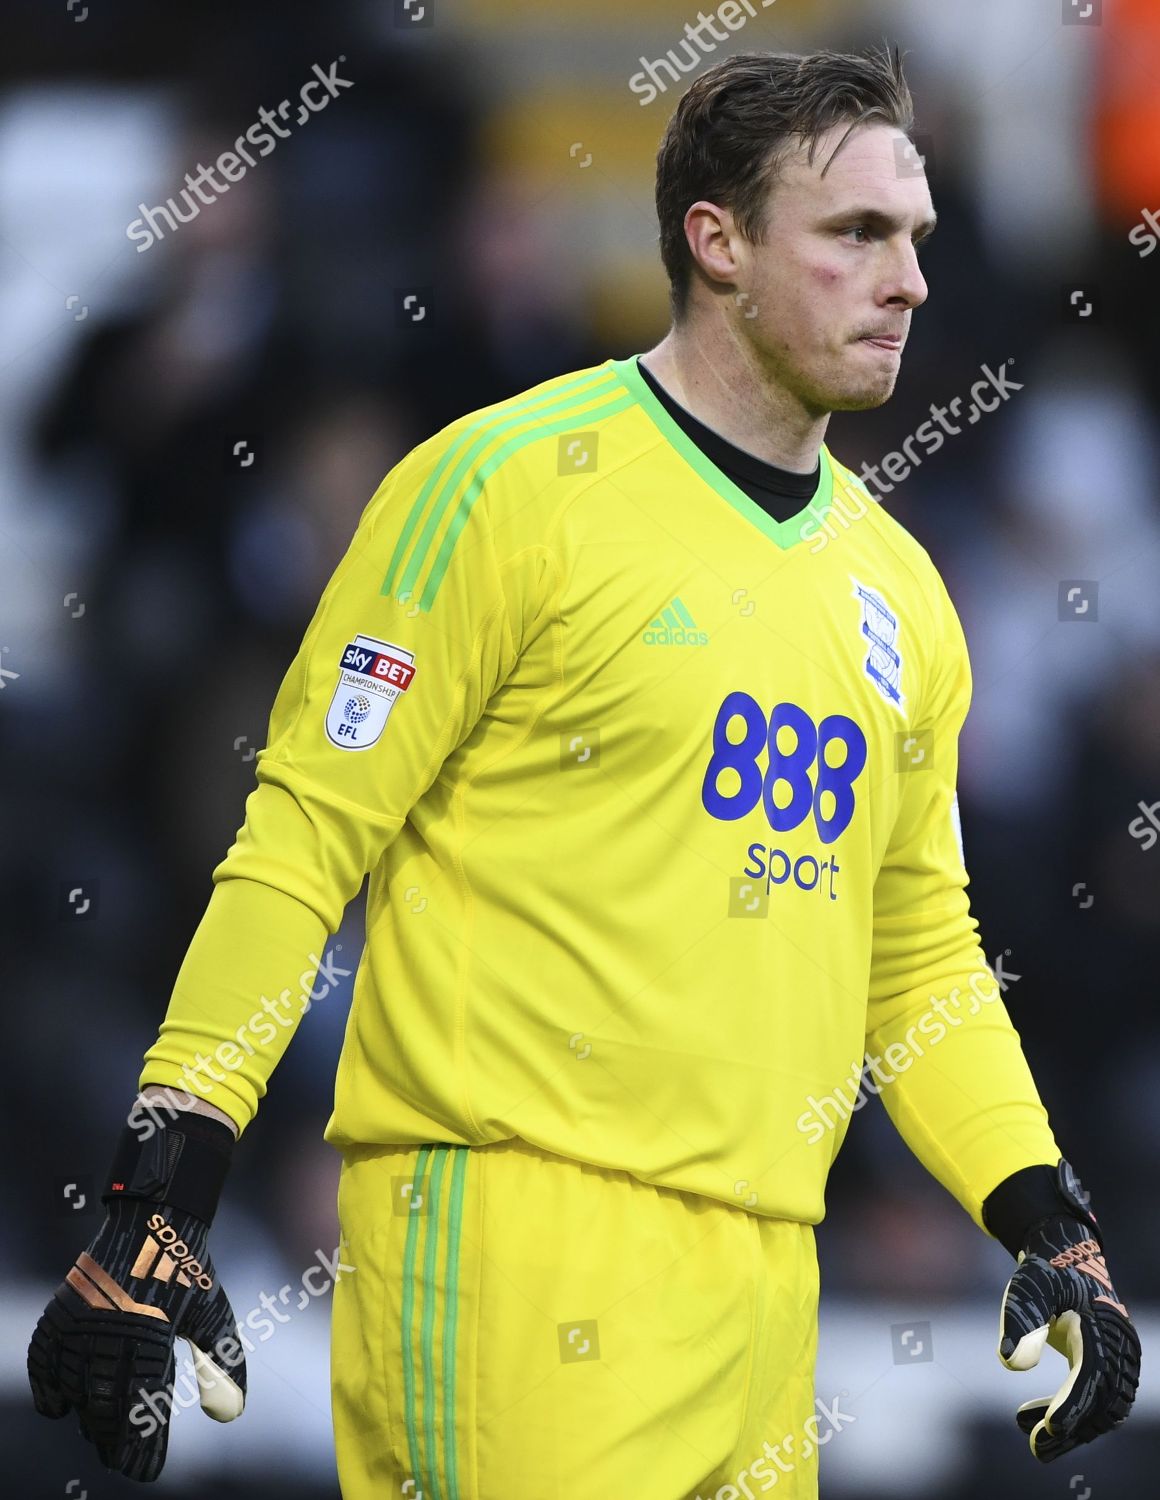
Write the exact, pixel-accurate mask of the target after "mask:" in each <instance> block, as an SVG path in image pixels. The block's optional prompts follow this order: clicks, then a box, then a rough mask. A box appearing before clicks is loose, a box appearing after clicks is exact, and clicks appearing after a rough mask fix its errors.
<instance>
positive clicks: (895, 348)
mask: <svg viewBox="0 0 1160 1500" xmlns="http://www.w3.org/2000/svg"><path fill="white" fill-rule="evenodd" d="M858 342H859V343H860V344H870V345H872V346H873V347H874V348H875V349H886V350H888V351H889V352H890V353H891V354H899V353H901V351H902V335H901V334H900V333H879V334H875V335H873V336H866V337H863V338H861V339H859V340H858Z"/></svg>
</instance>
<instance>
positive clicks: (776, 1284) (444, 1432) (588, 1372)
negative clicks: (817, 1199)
mask: <svg viewBox="0 0 1160 1500" xmlns="http://www.w3.org/2000/svg"><path fill="white" fill-rule="evenodd" d="M338 1207H339V1220H340V1223H341V1228H342V1235H343V1239H342V1247H343V1249H342V1259H343V1262H344V1263H345V1264H347V1265H351V1266H354V1267H355V1270H354V1272H353V1273H346V1274H343V1275H342V1276H341V1278H340V1279H339V1281H338V1282H337V1284H336V1286H335V1291H334V1309H333V1337H332V1354H331V1363H332V1392H333V1409H334V1431H335V1444H336V1450H337V1458H338V1472H339V1479H340V1482H341V1486H342V1494H343V1497H344V1500H372V1497H373V1500H387V1497H399V1500H402V1497H404V1496H410V1497H412V1500H420V1497H421V1500H695V1497H700V1500H718V1490H720V1491H721V1496H722V1497H726V1496H727V1497H730V1500H732V1497H734V1496H738V1495H745V1496H749V1495H760V1494H764V1493H767V1492H773V1493H774V1494H775V1496H776V1497H777V1500H786V1497H792V1500H815V1497H816V1495H817V1452H816V1446H815V1444H813V1443H812V1442H811V1441H810V1436H809V1434H810V1421H811V1418H812V1417H813V1413H814V1360H815V1353H816V1347H817V1299H818V1267H817V1258H816V1255H815V1252H814V1236H813V1231H812V1229H811V1228H810V1226H809V1225H805V1224H797V1223H791V1222H789V1221H787V1220H781V1219H765V1218H760V1217H757V1216H755V1215H753V1214H750V1213H747V1212H746V1211H745V1210H744V1209H743V1208H739V1207H738V1208H733V1207H730V1206H728V1205H726V1204H724V1203H718V1202H715V1201H713V1200H710V1199H706V1198H701V1197H696V1196H693V1195H691V1194H688V1193H681V1192H677V1191H674V1190H673V1189H670V1188H656V1187H652V1186H650V1185H649V1184H647V1183H644V1182H640V1181H639V1180H638V1179H636V1178H635V1177H631V1176H629V1175H628V1174H627V1173H625V1172H617V1171H610V1170H608V1169H605V1168H602V1167H593V1166H589V1165H586V1164H584V1163H581V1162H575V1161H570V1160H566V1159H565V1158H563V1157H559V1156H554V1155H551V1154H549V1153H547V1152H544V1151H540V1150H539V1149H537V1148H535V1147H533V1146H529V1145H527V1144H526V1143H525V1142H523V1141H500V1142H495V1143H493V1144H491V1145H487V1146H423V1147H415V1146H408V1147H389V1148H384V1147H364V1148H357V1149H355V1150H352V1151H350V1152H348V1153H347V1154H346V1156H345V1158H344V1163H343V1168H342V1175H341V1179H340V1183H339V1194H338ZM813 1436H814V1437H815V1438H816V1436H817V1425H816V1420H815V1422H814V1426H813ZM795 1440H796V1441H795ZM728 1486H733V1488H732V1489H730V1488H728Z"/></svg>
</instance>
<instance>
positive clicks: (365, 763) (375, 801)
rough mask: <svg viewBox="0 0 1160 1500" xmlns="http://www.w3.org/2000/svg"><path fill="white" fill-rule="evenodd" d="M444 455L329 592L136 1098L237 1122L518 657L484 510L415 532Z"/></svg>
mask: <svg viewBox="0 0 1160 1500" xmlns="http://www.w3.org/2000/svg"><path fill="white" fill-rule="evenodd" d="M441 450H442V445H441V444H440V443H439V442H438V440H437V439H432V440H431V441H430V442H429V443H427V444H424V445H422V446H421V447H420V448H417V449H415V450H414V452H413V453H411V454H410V455H408V457H407V458H405V459H404V460H403V461H402V463H400V464H399V465H397V466H396V468H395V469H393V470H392V471H391V473H390V474H389V475H388V476H387V478H386V479H385V480H384V481H383V484H382V485H381V486H380V488H379V490H378V491H377V492H376V494H375V496H374V497H373V498H372V500H371V502H370V504H369V505H368V506H367V508H366V510H365V511H364V512H363V516H362V519H361V521H360V524H359V527H358V530H357V532H356V534H355V536H354V538H353V540H352V542H351V544H350V547H349V549H348V551H347V553H346V555H345V557H344V558H343V560H342V561H341V562H340V564H339V566H338V568H337V569H336V571H335V573H334V575H333V576H332V578H331V580H330V582H329V584H328V585H327V587H326V590H325V592H324V593H323V595H322V598H321V600H320V602H319V605H318V608H317V611H316V613H315V615H314V618H313V620H312V621H311V623H310V626H309V628H308V629H307V631H306V634H305V637H304V639H303V642H302V645H301V648H300V649H299V651H298V653H297V655H296V656H295V658H294V661H293V663H292V664H291V666H290V669H289V671H288V672H287V674H286V677H285V679H284V680H283V682H282V685H281V687H280V688H279V691H278V694H277V697H276V699H275V702H274V706H273V710H272V713H271V716H270V726H269V735H268V742H267V745H266V747H265V748H264V749H263V750H261V751H260V752H259V754H258V757H257V760H256V771H257V780H258V785H257V787H256V788H255V790H254V791H253V792H252V793H251V794H250V796H249V798H248V799H247V803H246V817H245V823H244V825H243V827H242V828H241V829H240V831H239V833H238V836H237V839H236V841H235V843H234V844H233V845H232V847H231V848H230V850H229V851H228V853H227V854H226V856H225V858H224V859H223V860H222V862H221V863H220V864H219V865H218V867H217V868H216V869H215V870H214V871H213V882H214V891H213V894H212V896H211V899H210V901H209V904H208V906H207V909H206V912H205V915H204V916H203V918H202V921H201V924H200V925H199V927H198V929H197V931H196V933H195V936H194V938H193V941H192V943H191V945H190V948H189V950H188V952H187V954H186V957H185V960H184V962H183V964H182V966H181V970H180V972H179V974H178V977H177V981H176V984H175V986H174V990H173V993H172V996H171V998H170V1002H169V1006H168V1009H167V1012H166V1015H165V1019H164V1021H163V1022H162V1025H161V1029H160V1035H159V1037H158V1040H157V1042H156V1043H155V1044H154V1045H153V1046H152V1047H151V1048H150V1049H149V1051H148V1053H147V1054H146V1057H145V1065H144V1070H143V1072H142V1073H141V1080H140V1081H141V1085H142V1086H144V1085H146V1084H149V1083H158V1084H168V1085H172V1086H175V1087H179V1088H186V1089H189V1090H191V1091H193V1092H199V1093H202V1094H203V1096H204V1097H205V1098H207V1099H209V1100H210V1101H211V1102H213V1103H215V1104H217V1105H218V1106H219V1107H220V1108H222V1109H224V1110H225V1111H226V1113H227V1114H229V1115H230V1116H231V1118H232V1119H234V1121H235V1123H237V1124H238V1126H239V1127H240V1128H244V1126H245V1125H246V1124H247V1123H248V1122H249V1120H251V1119H252V1118H253V1116H254V1113H255V1111H256V1109H257V1107H258V1101H259V1099H260V1098H261V1097H262V1095H263V1094H264V1092H265V1088H266V1084H267V1082H268V1079H269V1077H270V1074H271V1073H272V1071H273V1069H274V1066H275V1065H276V1063H277V1061H278V1059H279V1058H280V1057H281V1055H282V1053H283V1052H284V1051H285V1048H286V1046H287V1045H288V1043H289V1041H290V1038H291V1036H292V1035H293V1032H294V1029H295V1027H296V1025H297V1021H298V1019H299V1017H300V1016H301V1014H303V1013H304V1012H305V1010H306V1009H307V1008H308V1006H307V1005H306V1004H305V1003H304V1002H303V996H305V995H308V994H309V989H310V985H311V982H312V979H313V971H314V969H316V968H317V967H318V965H319V961H320V960H321V959H323V957H324V946H325V941H326V937H327V934H329V933H332V932H334V931H335V930H336V929H337V928H338V926H339V923H340V922H341V919H342V913H343V910H344V908H345V907H346V905H347V903H348V902H349V901H350V900H351V898H352V897H353V896H354V895H355V894H356V892H357V891H358V890H359V888H360V886H361V885H362V882H363V878H364V876H365V875H366V873H367V871H368V870H371V869H373V868H374V866H375V865H376V863H377V862H378V861H379V860H380V858H381V857H382V854H383V851H384V850H385V849H386V848H387V846H388V845H389V844H390V842H391V840H392V839H393V838H394V837H395V836H396V834H397V833H398V831H399V829H400V827H401V826H402V824H403V822H404V820H405V818H406V817H407V814H408V812H409V811H410V809H411V808H412V807H413V806H414V804H415V803H416V802H417V801H418V799H419V798H420V797H421V796H422V795H423V793H424V792H425V791H426V790H427V789H428V787H429V786H430V785H431V783H432V782H433V780H434V779H435V777H436V775H437V774H438V772H439V769H440V767H441V766H442V764H443V762H444V761H445V759H446V758H447V756H448V755H449V754H450V753H451V752H452V751H453V750H454V749H456V747H457V746H458V745H459V744H460V743H461V742H462V740H463V739H464V738H465V737H466V736H467V735H468V734H469V733H470V732H471V730H472V728H473V727H474V726H475V724H476V723H477V721H478V720H479V718H480V716H481V714H482V712H483V709H484V706H485V705H486V703H487V700H488V698H489V696H490V695H491V693H492V692H493V691H494V689H495V688H496V686H497V685H498V684H499V683H500V682H502V680H503V679H504V677H505V675H506V674H507V673H508V672H509V671H510V669H511V666H512V665H513V663H514V662H515V660H516V656H517V644H516V643H517V640H518V637H519V634H520V632H521V630H522V617H521V616H520V614H519V612H518V611H519V608H520V607H521V605H520V600H521V597H522V596H521V593H520V587H519V581H520V580H525V579H526V578H527V577H528V576H529V568H528V566H527V563H526V560H524V561H523V562H520V561H519V560H518V559H517V560H516V562H515V563H513V565H512V567H511V569H510V573H509V572H508V571H507V569H506V566H505V564H503V563H501V560H500V558H499V556H498V554H497V547H496V539H495V535H494V533H493V531H492V530H491V526H490V521H489V518H488V516H487V513H486V505H485V502H484V500H483V498H482V497H481V498H480V499H479V500H478V501H477V502H476V503H475V504H474V506H473V507H466V506H461V507H460V510H459V512H458V513H454V514H452V515H450V516H449V517H448V520H449V523H450V524H449V526H448V528H447V531H446V532H445V533H444V543H443V546H442V547H440V548H437V547H436V537H435V536H434V535H433V527H432V526H431V525H430V524H429V523H428V524H424V525H420V523H421V522H426V517H427V515H431V514H435V513H436V512H437V511H438V507H436V512H430V511H427V512H426V513H425V512H424V507H425V506H426V505H427V502H428V500H429V498H430V495H431V493H432V490H433V488H434V480H435V478H437V477H438V474H439V471H440V470H439V460H440V457H441ZM409 546H410V548H411V551H410V560H408V547H409ZM448 554H450V560H449V561H448ZM424 559H425V560H426V561H428V562H430V561H431V560H432V559H434V561H433V563H432V568H431V571H430V572H429V573H428V575H427V584H426V587H425V588H424V589H423V592H422V595H421V596H420V595H419V594H418V592H417V587H416V588H412V587H411V584H412V582H413V581H414V580H413V578H412V574H414V573H416V572H418V571H419V561H420V560H424ZM505 585H507V587H505ZM388 590H390V591H388ZM283 992H288V998H287V999H285V1000H284V1001H283V1003H282V1005H281V1007H280V1008H279V1010H278V1014H277V1015H274V1014H273V1013H272V1010H271V1009H270V1008H269V1007H272V1006H276V1005H277V1004H278V998H279V997H281V996H282V995H283ZM283 1012H285V1014H286V1015H287V1017H288V1019H287V1020H286V1021H283V1020H282V1019H281V1016H282V1014H283ZM258 1032H260V1033H261V1038H262V1039H261V1040H258V1039H257V1037H256V1033H258ZM223 1050H224V1053H225V1054H226V1056H228V1058H229V1062H228V1063H225V1062H224V1061H223V1056H222V1054H223ZM199 1056H200V1057H202V1058H203V1059H204V1058H208V1059H209V1062H201V1063H199V1062H198V1061H197V1059H198V1057H199ZM211 1069H212V1071H211ZM223 1073H224V1074H225V1075H226V1076H225V1077H224V1079H220V1080H219V1079H218V1078H217V1077H216V1075H217V1074H223ZM207 1082H210V1083H211V1087H209V1088H206V1087H205V1085H206V1083H207Z"/></svg>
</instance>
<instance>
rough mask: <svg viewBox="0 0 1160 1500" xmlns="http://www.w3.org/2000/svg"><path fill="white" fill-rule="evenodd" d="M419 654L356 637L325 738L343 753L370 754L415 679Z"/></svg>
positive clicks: (343, 662)
mask: <svg viewBox="0 0 1160 1500" xmlns="http://www.w3.org/2000/svg"><path fill="white" fill-rule="evenodd" d="M414 662H415V657H414V653H413V652H410V651H407V650H405V649H404V648H403V647H402V646H397V645H395V643H394V642H393V641H380V640H376V639H375V638H374V636H369V635H356V636H355V638H354V640H353V641H351V643H350V644H349V645H348V646H347V648H346V650H345V651H344V652H343V653H342V656H341V658H340V659H339V663H338V686H337V687H336V688H335V690H334V696H333V697H332V698H331V700H330V707H329V708H328V709H327V711H326V737H327V739H329V741H330V743H331V744H332V745H337V746H338V748H339V749H340V750H369V749H370V747H371V746H372V745H373V744H374V743H375V742H376V741H377V739H378V737H379V735H380V734H382V732H383V726H384V725H385V724H386V722H387V716H388V715H389V714H390V712H391V709H392V708H393V707H394V706H395V700H396V698H398V696H399V694H400V693H405V692H406V691H407V689H408V688H409V687H410V686H411V679H412V678H413V677H414V675H415V666H414Z"/></svg>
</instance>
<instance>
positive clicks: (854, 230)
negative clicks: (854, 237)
mask: <svg viewBox="0 0 1160 1500" xmlns="http://www.w3.org/2000/svg"><path fill="white" fill-rule="evenodd" d="M842 233H843V234H860V235H863V236H864V238H863V239H861V240H859V241H858V244H860V245H866V244H869V242H870V231H869V230H868V229H867V228H866V226H865V224H853V225H851V227H850V228H849V229H843V231H842Z"/></svg>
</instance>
